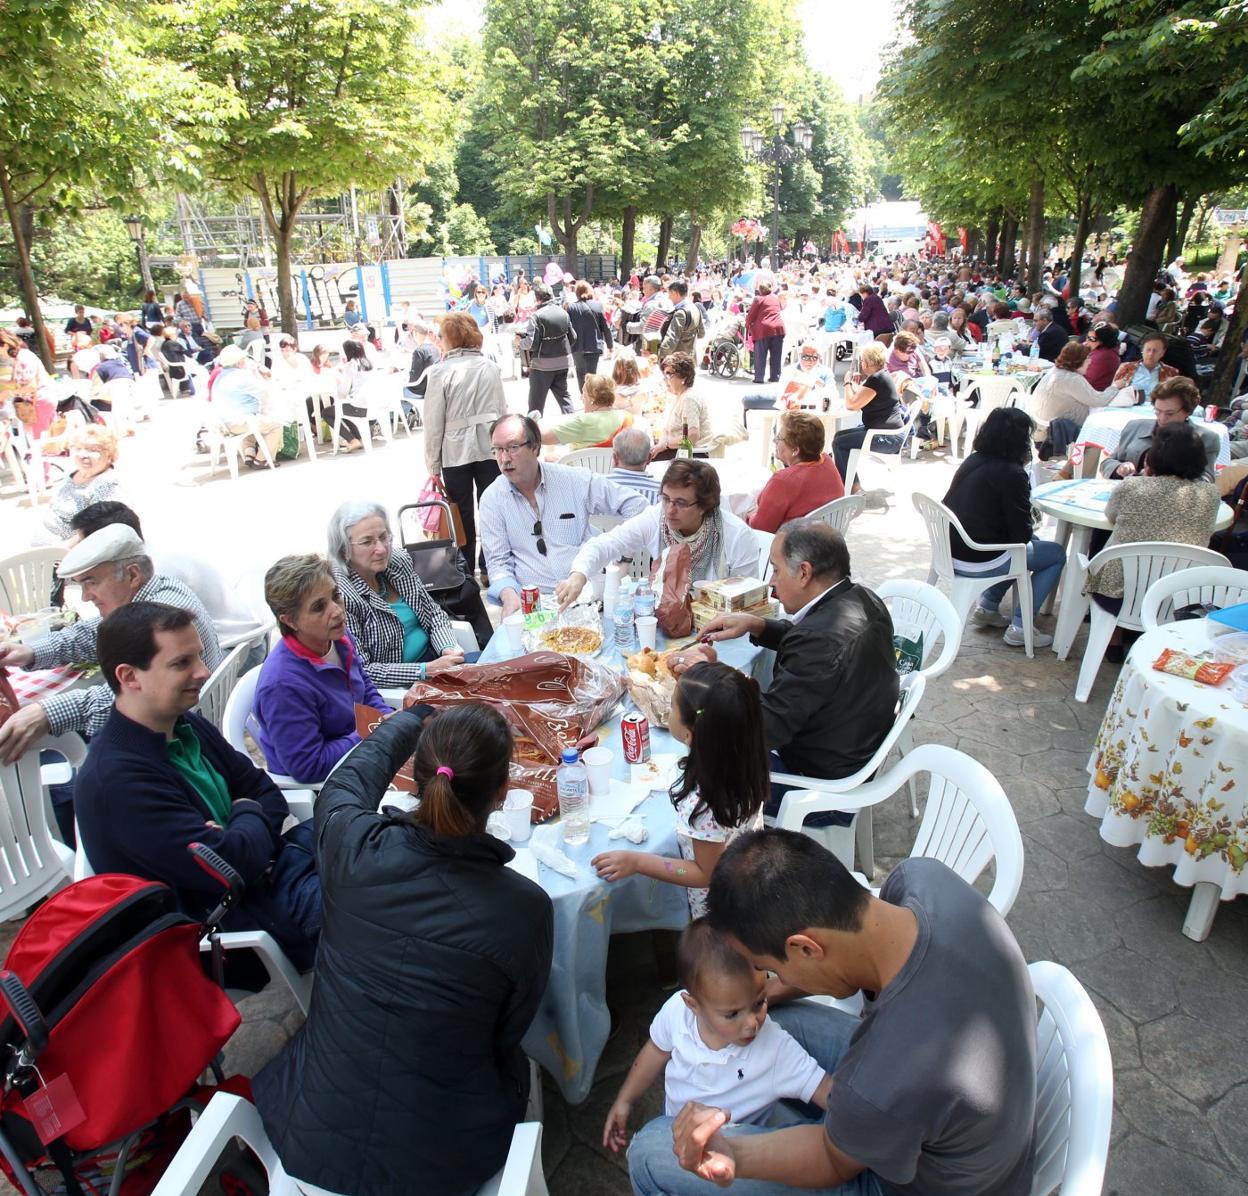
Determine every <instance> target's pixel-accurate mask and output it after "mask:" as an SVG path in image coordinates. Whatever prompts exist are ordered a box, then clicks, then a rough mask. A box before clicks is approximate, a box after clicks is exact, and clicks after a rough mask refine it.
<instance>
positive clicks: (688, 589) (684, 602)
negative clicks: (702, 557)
mask: <svg viewBox="0 0 1248 1196" xmlns="http://www.w3.org/2000/svg"><path fill="white" fill-rule="evenodd" d="M654 613H655V615H656V616H657V617H658V620H659V627H660V628H661V629H662V631H663V634H664V635H666V636H668V638H670V639H680V638H681V637H682V636H686V635H689V634H690V633H691V632H692V631H693V555H692V554H691V553H690V551H689V545H688V544H676V545H673V546H672V547H671V548H669V549H668V550H667V557H666V559H665V560H664V562H663V592H662V594H661V595H660V596H659V602H658V605H657V607H656V608H655V612H654Z"/></svg>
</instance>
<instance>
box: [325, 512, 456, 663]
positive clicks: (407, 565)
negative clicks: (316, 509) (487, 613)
mask: <svg viewBox="0 0 1248 1196" xmlns="http://www.w3.org/2000/svg"><path fill="white" fill-rule="evenodd" d="M329 558H330V560H331V561H332V562H333V566H334V577H335V578H336V580H337V582H338V589H339V591H340V592H341V594H342V605H343V607H344V609H345V610H346V614H347V628H348V630H350V632H351V636H352V638H353V639H354V640H355V644H356V647H357V648H358V649H359V653H360V661H361V663H362V664H363V666H364V668H365V669H366V670H367V671H368V675H369V676H370V677H372V679H373V681H374V682H375V683H376V684H377V685H388V686H399V685H412V684H414V683H415V682H417V681H423V680H424V679H425V678H426V677H427V676H432V675H433V674H434V673H440V672H444V671H445V670H446V669H450V668H456V667H457V666H459V665H461V664H463V663H464V653H463V650H462V649H461V648H460V646H459V643H458V641H457V640H456V638H455V632H454V630H452V628H451V621H450V619H449V618H448V617H447V614H446V612H445V611H444V610H443V609H442V608H441V607H440V606H439V605H438V604H437V603H436V602H435V601H434V600H433V598H432V597H430V595H429V591H428V590H426V589H425V586H424V583H423V582H422V581H421V580H420V578H419V577H418V576H417V575H416V570H415V569H414V568H413V567H412V562H411V560H410V559H409V558H408V555H407V553H405V552H403V551H401V550H400V551H399V552H395V551H394V535H393V533H392V532H391V530H390V519H389V516H388V515H387V514H386V509H385V507H383V506H382V505H381V504H380V503H375V502H346V503H343V504H342V506H340V507H339V508H338V509H337V510H336V511H335V512H334V514H333V516H332V517H331V519H330V521H329ZM474 658H475V654H474Z"/></svg>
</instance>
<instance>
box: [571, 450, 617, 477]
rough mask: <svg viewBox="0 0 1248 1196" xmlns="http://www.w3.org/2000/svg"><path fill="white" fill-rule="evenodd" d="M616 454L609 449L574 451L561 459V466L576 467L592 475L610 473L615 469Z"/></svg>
mask: <svg viewBox="0 0 1248 1196" xmlns="http://www.w3.org/2000/svg"><path fill="white" fill-rule="evenodd" d="M613 457H614V454H613V453H612V452H611V450H610V449H609V448H584V449H574V450H573V451H572V452H570V453H568V454H567V455H566V456H563V457H560V458H559V464H560V465H576V466H579V467H580V468H581V469H588V470H589V472H590V473H603V474H606V473H610V472H611V470H612V469H613V468H614V464H613Z"/></svg>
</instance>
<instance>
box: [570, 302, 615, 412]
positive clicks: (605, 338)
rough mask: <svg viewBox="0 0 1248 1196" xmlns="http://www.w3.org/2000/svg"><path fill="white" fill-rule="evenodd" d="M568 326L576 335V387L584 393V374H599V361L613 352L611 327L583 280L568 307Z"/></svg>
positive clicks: (574, 359)
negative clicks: (605, 354) (606, 354)
mask: <svg viewBox="0 0 1248 1196" xmlns="http://www.w3.org/2000/svg"><path fill="white" fill-rule="evenodd" d="M568 323H570V324H571V325H572V331H573V332H574V333H575V334H576V352H575V353H573V354H572V360H573V362H574V363H575V364H576V384H577V386H578V387H580V389H581V393H582V394H583V393H584V391H585V375H586V374H596V373H597V372H598V359H599V358H600V357H601V356H602V355H603V353H610V352H611V349H612V340H611V324H610V322H609V321H608V320H607V314H606V312H604V311H603V309H602V304H601V303H599V302H598V300H597V299H595V298H594V288H593V287H591V286H590V285H589V283H588V282H586V281H585V279H583V278H582V279H581V280H580V282H578V283H577V284H576V299H575V301H574V302H572V303H569V304H568Z"/></svg>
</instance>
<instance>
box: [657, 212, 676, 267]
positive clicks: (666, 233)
mask: <svg viewBox="0 0 1248 1196" xmlns="http://www.w3.org/2000/svg"><path fill="white" fill-rule="evenodd" d="M671 248H672V218H671V217H670V216H664V217H663V218H662V219H661V220H660V221H659V247H658V249H657V250H656V251H655V255H654V268H655V270H656V271H657V270H660V269H662V268H663V267H665V266H666V265H667V255H668V251H669V250H670V249H671Z"/></svg>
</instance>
